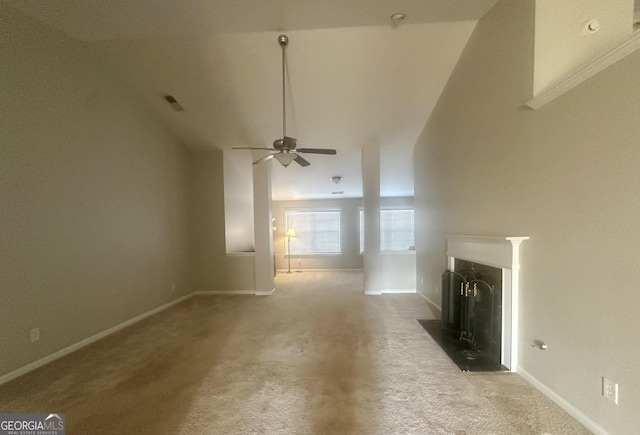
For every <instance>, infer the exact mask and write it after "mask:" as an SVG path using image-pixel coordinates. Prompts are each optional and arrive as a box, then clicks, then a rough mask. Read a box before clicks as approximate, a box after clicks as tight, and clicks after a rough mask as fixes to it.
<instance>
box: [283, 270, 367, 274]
mask: <svg viewBox="0 0 640 435" xmlns="http://www.w3.org/2000/svg"><path fill="white" fill-rule="evenodd" d="M288 271H289V269H276V272H277V273H288ZM300 272H362V269H300V270H297V269H296V270H292V271H291V273H300Z"/></svg>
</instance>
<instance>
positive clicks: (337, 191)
mask: <svg viewBox="0 0 640 435" xmlns="http://www.w3.org/2000/svg"><path fill="white" fill-rule="evenodd" d="M331 194H332V195H344V190H334V191H333V192H331Z"/></svg>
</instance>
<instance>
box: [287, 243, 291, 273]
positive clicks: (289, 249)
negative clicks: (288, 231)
mask: <svg viewBox="0 0 640 435" xmlns="http://www.w3.org/2000/svg"><path fill="white" fill-rule="evenodd" d="M287 242H288V243H289V248H288V249H287V250H288V251H289V272H287V273H291V236H288V237H287Z"/></svg>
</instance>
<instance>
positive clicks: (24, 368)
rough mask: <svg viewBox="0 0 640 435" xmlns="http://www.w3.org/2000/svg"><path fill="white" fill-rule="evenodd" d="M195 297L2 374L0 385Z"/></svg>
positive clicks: (176, 302) (129, 321) (186, 296)
mask: <svg viewBox="0 0 640 435" xmlns="http://www.w3.org/2000/svg"><path fill="white" fill-rule="evenodd" d="M191 297H193V293H189V294H188V295H185V296H182V297H181V298H178V299H175V300H173V301H171V302H168V303H166V304H164V305H161V306H159V307H157V308H154V309H153V310H151V311H147V312H146V313H143V314H140V315H139V316H136V317H134V318H132V319H129V320H127V321H125V322H122V323H120V324H118V325H116V326H113V327H111V328H109V329H106V330H104V331H102V332H99V333H98V334H96V335H92V336H91V337H88V338H85V339H84V340H80V341H79V342H77V343H75V344H72V345H71V346H68V347H65V348H64V349H61V350H59V351H57V352H54V353H52V354H50V355H48V356H45V357H44V358H41V359H39V360H37V361H34V362H31V363H29V364H27V365H25V366H22V367H20V368H19V369H16V370H14V371H12V372H9V373H7V374H5V375H2V376H0V385H2V384H5V383H7V382H9V381H12V380H14V379H15V378H17V377H19V376H22V375H24V374H27V373H29V372H30V371H33V370H35V369H37V368H40V367H42V366H44V365H46V364H49V363H50V362H52V361H55V360H57V359H59V358H62V357H63V356H66V355H69V354H70V353H72V352H75V351H76V350H79V349H82V348H83V347H85V346H88V345H90V344H92V343H94V342H96V341H98V340H100V339H102V338H105V337H107V336H109V335H111V334H115V333H116V332H118V331H120V330H121V329H124V328H126V327H127V326H131V325H133V324H134V323H137V322H140V321H141V320H144V319H146V318H147V317H150V316H153V315H154V314H157V313H159V312H161V311H164V310H166V309H167V308H170V307H172V306H174V305H176V304H179V303H180V302H182V301H186V300H187V299H189V298H191Z"/></svg>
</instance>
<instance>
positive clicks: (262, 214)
mask: <svg viewBox="0 0 640 435" xmlns="http://www.w3.org/2000/svg"><path fill="white" fill-rule="evenodd" d="M259 157H262V156H259ZM271 164H272V163H271V162H265V163H261V164H259V165H253V225H254V234H255V235H254V237H255V249H256V253H255V270H254V280H255V282H254V290H255V292H256V295H270V294H272V293H273V291H274V290H275V289H274V281H273V274H274V269H273V231H272V229H271V228H272V224H271Z"/></svg>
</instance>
